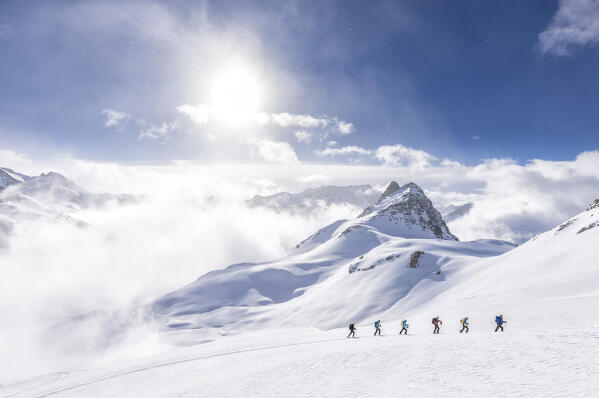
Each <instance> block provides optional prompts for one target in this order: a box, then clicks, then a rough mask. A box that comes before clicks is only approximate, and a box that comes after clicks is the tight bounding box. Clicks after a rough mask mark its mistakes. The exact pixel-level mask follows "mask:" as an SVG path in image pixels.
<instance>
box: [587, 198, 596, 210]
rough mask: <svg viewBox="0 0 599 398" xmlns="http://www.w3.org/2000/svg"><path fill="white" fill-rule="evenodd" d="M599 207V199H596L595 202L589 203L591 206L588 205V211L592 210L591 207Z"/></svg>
mask: <svg viewBox="0 0 599 398" xmlns="http://www.w3.org/2000/svg"><path fill="white" fill-rule="evenodd" d="M597 208H599V199H595V201H594V202H593V203H591V204H590V205H589V207H587V211H589V210H591V209H597Z"/></svg>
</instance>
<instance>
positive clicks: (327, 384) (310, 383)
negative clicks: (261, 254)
mask: <svg viewBox="0 0 599 398" xmlns="http://www.w3.org/2000/svg"><path fill="white" fill-rule="evenodd" d="M345 222H346V221H341V222H340V223H338V224H334V225H332V226H330V228H328V229H325V230H323V231H322V232H321V234H320V235H317V237H315V238H314V242H313V243H312V244H311V245H310V246H305V247H304V248H303V249H301V250H296V251H294V252H293V253H291V254H290V255H289V256H288V257H286V258H284V259H281V260H279V261H275V262H271V263H264V264H239V265H235V266H232V267H230V269H227V270H223V271H218V272H214V273H211V274H208V275H206V276H204V277H201V278H200V279H198V281H196V282H195V283H193V284H191V285H190V286H187V287H186V288H184V289H182V290H180V291H177V292H174V293H172V294H170V295H167V296H165V297H163V298H162V299H160V300H159V301H157V302H156V303H155V305H154V309H155V310H156V312H157V314H161V316H162V317H164V319H165V321H166V324H167V325H169V326H170V329H171V331H170V332H169V333H168V334H167V336H170V337H171V338H173V341H178V342H179V343H180V347H178V348H175V349H172V350H170V351H169V352H165V353H163V354H160V355H155V356H150V357H147V358H138V359H134V360H129V361H121V362H117V363H114V364H113V365H105V366H102V367H98V368H96V369H86V370H80V371H75V372H57V373H54V374H49V375H44V376H40V377H38V378H34V379H31V380H28V381H24V382H22V383H17V384H13V385H9V386H6V387H4V388H0V396H6V397H8V396H11V397H46V396H65V397H69V396H73V397H75V396H76V397H81V396H94V397H95V396H98V397H101V396H106V395H107V394H110V395H111V396H117V397H128V396H164V397H170V396H173V397H175V396H178V397H181V396H185V397H187V396H189V397H192V396H219V397H237V396H245V397H279V396H286V397H304V396H312V395H314V396H364V397H380V396H394V395H398V394H399V395H401V396H407V397H421V396H428V395H436V396H450V397H463V396H484V397H487V396H494V397H495V396H497V397H508V396H510V397H511V396H526V397H546V396H568V397H592V396H595V395H596V391H597V389H599V378H598V377H597V376H596V375H597V374H599V364H598V362H597V361H596V357H597V356H598V355H599V348H598V347H599V346H598V345H597V339H598V338H599V322H598V321H597V319H598V318H599V306H597V303H598V302H599V266H598V263H597V259H598V258H599V246H598V245H597V242H599V201H595V202H594V203H592V204H591V205H590V206H589V207H588V208H587V210H586V211H583V212H582V213H580V214H578V215H576V216H575V217H573V218H571V219H570V220H567V221H565V222H564V223H562V224H560V225H558V226H556V227H555V228H553V229H551V230H549V231H547V232H545V233H543V234H540V235H539V236H537V237H535V238H534V239H532V240H530V241H529V242H527V243H526V244H523V245H522V246H520V247H515V248H514V247H513V246H512V245H509V244H508V243H506V242H500V241H476V242H459V241H455V240H452V239H432V238H429V239H405V238H401V237H396V236H391V235H387V234H382V233H380V232H379V231H377V230H375V229H374V228H373V227H371V226H369V227H368V228H367V227H364V228H362V229H358V230H357V231H356V233H355V234H342V233H341V232H342V228H343V224H344V223H345ZM340 230H341V231H340ZM317 239H318V242H316V240H317ZM508 249H511V250H508ZM360 252H362V254H358V253H360ZM419 252H422V254H417V253H419ZM499 253H502V254H499ZM411 264H412V265H415V268H412V267H411V266H410V265H411ZM233 292H242V294H240V295H239V297H235V296H233V295H232V293H233ZM243 292H245V294H243ZM223 301H224V302H225V304H224V305H221V304H222V302H223ZM498 313H503V315H504V317H505V319H506V320H507V322H508V323H506V324H505V329H506V331H505V333H494V332H493V330H494V323H493V319H494V316H495V315H496V314H498ZM435 315H439V316H440V317H441V319H442V320H443V321H444V323H443V325H442V328H441V334H440V335H432V334H431V332H432V325H431V323H430V320H431V317H432V316H435ZM464 316H469V318H470V321H471V326H470V333H468V334H459V333H458V330H459V319H460V318H462V317H464ZM376 319H381V320H382V321H383V335H384V337H383V338H379V337H373V336H372V322H373V321H374V320H376ZM402 319H407V320H408V322H409V324H410V328H409V335H408V336H398V335H397V333H398V330H399V322H400V321H401V320H402ZM352 321H356V322H358V323H359V325H358V337H359V338H358V339H356V340H353V339H346V338H345V335H346V334H347V330H346V324H347V323H349V322H352ZM341 323H342V325H341ZM336 326H340V328H336ZM341 326H343V327H341ZM252 329H261V330H252ZM319 329H328V330H319ZM223 336H227V337H223ZM200 343H201V344H200Z"/></svg>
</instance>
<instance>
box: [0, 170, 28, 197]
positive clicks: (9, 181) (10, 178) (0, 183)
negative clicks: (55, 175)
mask: <svg viewBox="0 0 599 398" xmlns="http://www.w3.org/2000/svg"><path fill="white" fill-rule="evenodd" d="M29 178H30V177H28V176H26V175H24V174H20V173H17V172H15V171H13V170H11V169H9V168H6V167H0V191H1V190H3V189H4V188H6V187H8V186H9V185H14V184H18V183H20V182H23V181H26V180H28V179H29Z"/></svg>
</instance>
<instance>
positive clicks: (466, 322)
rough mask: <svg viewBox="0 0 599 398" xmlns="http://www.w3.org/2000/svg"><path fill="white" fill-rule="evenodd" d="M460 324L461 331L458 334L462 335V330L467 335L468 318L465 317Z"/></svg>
mask: <svg viewBox="0 0 599 398" xmlns="http://www.w3.org/2000/svg"><path fill="white" fill-rule="evenodd" d="M460 322H462V330H460V333H462V332H463V331H464V330H465V331H466V333H468V331H469V330H470V328H469V327H468V317H467V316H465V317H464V318H463V319H461V320H460Z"/></svg>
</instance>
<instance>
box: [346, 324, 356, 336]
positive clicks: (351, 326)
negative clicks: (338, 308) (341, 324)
mask: <svg viewBox="0 0 599 398" xmlns="http://www.w3.org/2000/svg"><path fill="white" fill-rule="evenodd" d="M349 336H351V337H356V324H355V323H350V324H349V334H348V335H347V338H349Z"/></svg>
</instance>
